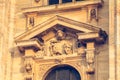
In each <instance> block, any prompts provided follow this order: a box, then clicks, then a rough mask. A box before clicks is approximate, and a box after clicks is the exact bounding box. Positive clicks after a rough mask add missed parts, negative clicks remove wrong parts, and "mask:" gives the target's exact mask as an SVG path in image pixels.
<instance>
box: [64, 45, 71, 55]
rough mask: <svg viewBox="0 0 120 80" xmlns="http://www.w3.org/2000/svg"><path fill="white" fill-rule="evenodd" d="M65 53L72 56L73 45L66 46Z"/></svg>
mask: <svg viewBox="0 0 120 80" xmlns="http://www.w3.org/2000/svg"><path fill="white" fill-rule="evenodd" d="M64 52H65V54H67V55H68V54H72V45H71V44H69V43H65V44H64Z"/></svg>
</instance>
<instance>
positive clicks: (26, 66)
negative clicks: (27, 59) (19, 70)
mask: <svg viewBox="0 0 120 80" xmlns="http://www.w3.org/2000/svg"><path fill="white" fill-rule="evenodd" d="M25 70H26V72H27V73H31V72H32V65H31V64H30V63H26V65H25Z"/></svg>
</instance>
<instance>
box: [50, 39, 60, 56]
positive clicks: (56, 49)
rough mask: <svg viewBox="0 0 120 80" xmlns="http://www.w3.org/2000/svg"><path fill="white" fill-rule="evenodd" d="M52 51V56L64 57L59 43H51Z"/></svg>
mask: <svg viewBox="0 0 120 80" xmlns="http://www.w3.org/2000/svg"><path fill="white" fill-rule="evenodd" d="M50 50H51V52H52V55H62V47H61V44H60V43H59V42H57V41H51V46H50Z"/></svg>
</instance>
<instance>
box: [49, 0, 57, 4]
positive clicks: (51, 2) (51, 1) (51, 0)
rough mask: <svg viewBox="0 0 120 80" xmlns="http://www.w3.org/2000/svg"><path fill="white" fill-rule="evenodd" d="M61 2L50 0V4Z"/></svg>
mask: <svg viewBox="0 0 120 80" xmlns="http://www.w3.org/2000/svg"><path fill="white" fill-rule="evenodd" d="M53 4H59V0H49V5H53Z"/></svg>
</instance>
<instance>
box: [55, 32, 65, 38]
mask: <svg viewBox="0 0 120 80" xmlns="http://www.w3.org/2000/svg"><path fill="white" fill-rule="evenodd" d="M57 38H58V40H61V39H64V38H65V33H64V32H63V31H62V30H58V31H57Z"/></svg>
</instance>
